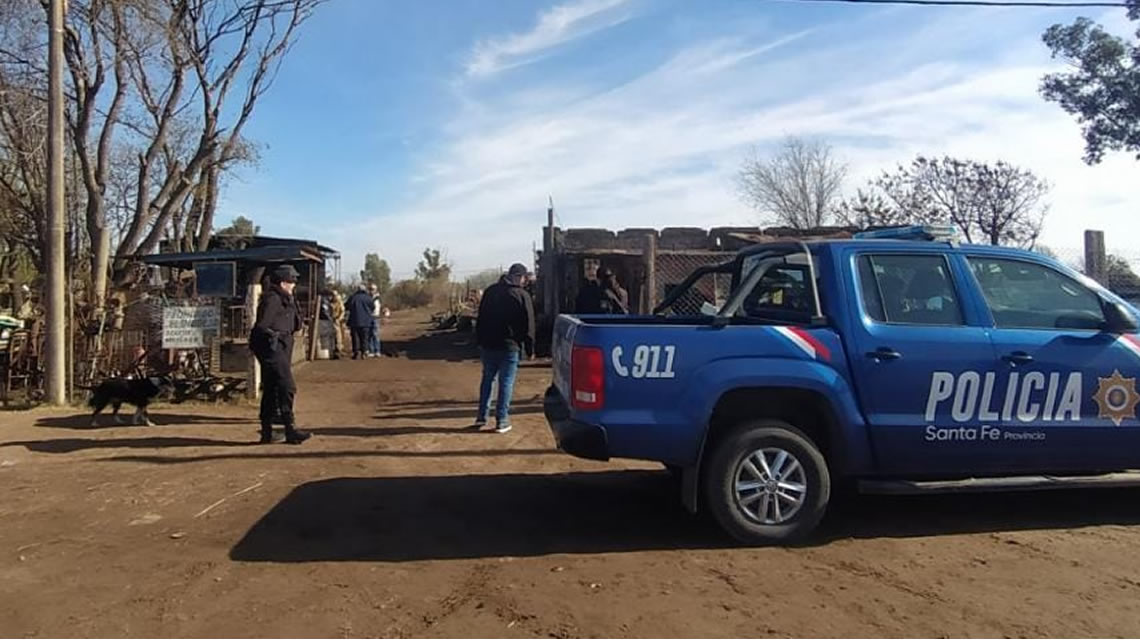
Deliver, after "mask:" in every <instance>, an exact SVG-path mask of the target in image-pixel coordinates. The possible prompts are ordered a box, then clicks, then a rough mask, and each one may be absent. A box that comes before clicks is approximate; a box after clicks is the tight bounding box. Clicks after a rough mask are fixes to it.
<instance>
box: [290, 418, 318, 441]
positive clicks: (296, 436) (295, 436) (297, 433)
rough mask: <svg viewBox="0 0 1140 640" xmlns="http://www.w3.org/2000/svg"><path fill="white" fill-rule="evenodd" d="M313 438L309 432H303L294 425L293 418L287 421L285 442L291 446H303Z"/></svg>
mask: <svg viewBox="0 0 1140 640" xmlns="http://www.w3.org/2000/svg"><path fill="white" fill-rule="evenodd" d="M310 437H312V434H311V433H309V432H308V431H301V430H300V429H297V427H296V425H294V424H293V417H292V416H290V417H288V418H286V420H285V442H288V443H289V444H301V443H302V442H304V441H306V440H308V439H309V438H310Z"/></svg>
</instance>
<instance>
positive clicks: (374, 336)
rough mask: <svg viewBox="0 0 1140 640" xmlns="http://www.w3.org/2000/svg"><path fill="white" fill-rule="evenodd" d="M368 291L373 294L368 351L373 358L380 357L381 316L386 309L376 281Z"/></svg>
mask: <svg viewBox="0 0 1140 640" xmlns="http://www.w3.org/2000/svg"><path fill="white" fill-rule="evenodd" d="M368 293H369V294H370V295H371V296H372V324H371V325H370V326H369V327H368V353H369V355H371V356H372V357H373V358H379V357H380V316H381V314H382V312H383V310H384V309H383V306H382V305H381V303H380V290H379V289H378V288H377V287H376V283H372V285H370V286H369V287H368Z"/></svg>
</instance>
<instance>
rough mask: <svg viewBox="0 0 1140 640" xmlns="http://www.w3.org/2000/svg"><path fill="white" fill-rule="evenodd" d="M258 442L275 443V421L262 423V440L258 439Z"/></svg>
mask: <svg viewBox="0 0 1140 640" xmlns="http://www.w3.org/2000/svg"><path fill="white" fill-rule="evenodd" d="M257 443H258V444H273V423H272V422H263V423H261V440H258V441H257Z"/></svg>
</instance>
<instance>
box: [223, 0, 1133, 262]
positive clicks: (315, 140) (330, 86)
mask: <svg viewBox="0 0 1140 640" xmlns="http://www.w3.org/2000/svg"><path fill="white" fill-rule="evenodd" d="M1091 11H1094V12H1096V13H1093V14H1092V15H1091V17H1094V18H1096V19H1098V20H1101V21H1102V22H1104V23H1105V24H1106V25H1107V26H1109V27H1110V28H1112V29H1114V30H1117V31H1120V32H1125V30H1126V29H1127V23H1126V20H1125V17H1124V14H1123V10H1119V11H1116V10H1100V9H1094V10H1091ZM1076 15H1079V14H1078V13H1076V12H1074V11H1070V10H1067V9H1065V10H1047V9H1011V8H996V9H995V8H933V7H905V6H852V5H842V4H825V3H812V4H807V3H792V2H779V1H770V0H708V1H705V2H701V3H694V2H683V1H682V0H658V1H650V0H570V1H569V2H564V3H536V2H522V1H517V0H509V1H495V2H489V1H475V0H451V1H448V2H444V1H432V2H422V1H419V2H414V1H395V0H393V1H379V0H376V1H374V0H332V2H330V3H329V4H327V5H325V6H323V7H321V8H320V9H319V11H318V12H317V13H316V14H315V15H314V16H313V17H312V19H311V20H310V22H308V23H306V24H305V27H304V32H303V33H302V35H301V38H300V40H299V42H298V43H297V45H296V47H295V48H294V49H293V50H292V52H291V53H290V55H289V57H288V58H287V59H286V61H285V63H284V66H283V68H282V70H281V73H280V75H279V76H278V79H277V83H276V84H275V85H274V87H273V89H272V90H271V92H270V93H269V94H267V95H266V96H265V97H263V98H262V101H261V102H260V103H259V105H258V109H257V111H256V112H255V114H254V118H253V120H252V121H251V122H250V123H249V125H248V128H247V130H246V134H247V135H248V136H249V137H251V138H252V139H254V140H256V141H257V142H259V143H260V144H261V145H262V152H261V163H260V165H259V166H258V167H257V168H255V169H247V170H244V171H243V172H242V173H241V174H240V175H238V176H237V177H236V179H234V180H231V182H230V183H229V185H228V186H227V187H226V189H225V192H224V193H223V196H222V202H221V208H220V211H219V214H218V215H219V218H220V220H221V221H222V222H228V220H229V219H230V218H232V217H234V216H237V215H245V216H248V217H251V218H253V219H254V220H255V221H256V222H257V223H258V224H259V225H260V226H261V228H262V231H263V232H264V233H268V234H276V235H290V236H301V237H311V238H317V239H320V240H321V241H323V242H325V243H327V244H330V245H332V246H334V247H336V248H338V249H339V250H341V251H342V253H343V255H344V268H345V272H346V273H351V272H353V271H355V270H358V269H359V268H360V265H361V263H362V262H363V255H364V253H365V252H378V253H380V254H381V255H382V256H383V257H385V258H387V259H388V260H389V262H390V263H391V264H392V267H393V271H394V275H396V276H397V277H403V276H407V275H410V273H411V272H412V270H413V269H414V266H415V262H416V260H417V259H418V254H419V252H421V251H422V250H423V248H424V247H426V246H432V247H440V248H443V249H444V250H445V251H446V252H447V254H448V256H449V258H450V260H451V261H452V262H453V263H454V265H455V268H456V270H457V272H458V273H459V274H461V275H462V274H465V273H471V272H474V271H478V270H480V269H483V268H487V267H497V266H499V265H506V264H509V263H510V262H515V261H523V262H529V261H530V257H531V248H532V245H533V243H535V242H537V241H539V240H540V238H541V226H542V224H543V222H544V220H545V215H546V213H545V209H546V199H547V196H548V195H552V196H553V197H554V201H555V205H556V210H557V214H558V222H559V224H561V225H562V226H590V227H608V228H615V229H620V228H624V227H640V226H700V227H708V226H715V225H724V224H757V223H759V222H761V220H760V217H759V216H758V215H757V214H756V213H755V212H753V211H751V210H750V209H749V208H748V207H747V206H745V205H744V204H743V203H742V202H740V200H739V198H738V197H737V196H736V193H735V187H734V183H733V177H734V174H735V171H736V168H737V167H738V166H739V164H740V162H741V160H742V159H743V158H744V157H745V155H746V154H747V153H748V151H749V149H751V148H753V147H756V148H758V149H759V150H760V151H761V152H763V150H764V149H766V148H769V147H771V146H773V145H775V144H778V143H779V141H780V140H781V139H782V138H783V137H784V136H786V135H803V136H811V137H818V138H822V139H825V140H827V141H828V142H830V143H831V144H832V145H833V146H834V147H835V148H836V150H837V152H838V153H839V154H840V155H841V156H842V157H843V158H844V160H845V161H846V162H847V163H848V164H849V167H850V179H849V183H848V188H849V189H850V190H851V191H854V189H855V188H856V187H857V186H860V185H861V184H863V182H865V180H866V178H867V177H870V176H872V175H875V174H877V173H878V172H879V171H880V170H881V169H884V168H889V167H891V166H893V165H894V164H896V163H899V162H907V161H909V160H910V159H911V158H913V157H914V155H915V154H917V153H925V154H930V155H936V154H943V153H949V154H954V155H959V156H965V157H973V158H978V159H982V160H996V159H999V158H1000V159H1005V160H1008V161H1011V162H1013V163H1015V164H1019V165H1021V166H1024V167H1027V168H1029V169H1032V170H1034V171H1036V172H1037V173H1038V174H1040V175H1041V176H1043V177H1045V178H1046V179H1048V180H1049V181H1050V182H1051V183H1052V184H1053V190H1052V193H1051V195H1050V201H1051V203H1052V212H1051V214H1050V217H1049V218H1048V222H1047V225H1046V231H1045V237H1044V242H1045V243H1046V244H1048V245H1050V246H1055V247H1058V248H1062V249H1067V248H1074V249H1075V248H1077V247H1079V246H1080V243H1081V238H1080V234H1081V231H1082V230H1083V229H1084V228H1086V227H1094V228H1101V229H1104V230H1105V231H1106V232H1107V233H1108V244H1109V246H1110V248H1112V247H1113V246H1122V247H1127V246H1132V245H1134V244H1135V238H1136V237H1137V232H1138V231H1140V222H1138V217H1137V216H1136V213H1135V212H1136V210H1137V207H1138V206H1140V186H1138V185H1140V180H1137V179H1136V176H1137V175H1138V172H1140V165H1138V163H1137V161H1135V160H1133V159H1132V158H1131V157H1130V156H1128V155H1126V154H1116V155H1112V156H1109V157H1108V158H1107V159H1106V160H1105V162H1104V163H1102V164H1101V165H1099V166H1097V167H1091V168H1090V167H1087V166H1085V165H1084V164H1082V163H1081V161H1080V157H1081V152H1082V143H1081V139H1080V132H1079V129H1078V127H1077V125H1076V123H1075V122H1074V121H1072V120H1071V119H1070V118H1069V116H1067V115H1066V114H1065V113H1063V112H1062V111H1061V110H1060V109H1059V108H1058V107H1056V106H1055V105H1052V104H1048V103H1045V102H1044V101H1042V100H1041V98H1040V97H1039V96H1038V94H1037V92H1036V88H1037V84H1038V82H1039V79H1040V77H1041V75H1042V74H1043V73H1045V72H1047V71H1049V70H1051V69H1053V68H1055V67H1056V65H1057V63H1056V62H1054V61H1051V60H1050V59H1049V56H1048V52H1047V51H1046V50H1045V48H1044V46H1043V45H1042V44H1041V42H1040V34H1041V32H1042V31H1043V30H1044V28H1046V27H1047V26H1048V25H1049V24H1052V23H1053V22H1059V21H1069V20H1071V19H1072V18H1073V17H1075V16H1076Z"/></svg>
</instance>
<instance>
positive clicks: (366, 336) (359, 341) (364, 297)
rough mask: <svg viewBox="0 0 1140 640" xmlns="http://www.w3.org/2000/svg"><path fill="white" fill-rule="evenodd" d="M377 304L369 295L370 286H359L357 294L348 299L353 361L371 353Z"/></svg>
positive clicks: (362, 284)
mask: <svg viewBox="0 0 1140 640" xmlns="http://www.w3.org/2000/svg"><path fill="white" fill-rule="evenodd" d="M374 306H375V303H374V302H373V300H372V295H371V294H370V293H368V285H366V284H364V283H363V282H362V283H360V284H359V285H357V287H356V293H354V294H352V295H351V296H349V298H348V304H347V307H348V329H349V331H351V332H352V359H353V360H356V359H358V358H365V357H367V356H368V354H369V353H370V349H369V343H370V342H371V337H372V336H371V329H372V310H373V307H374Z"/></svg>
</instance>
